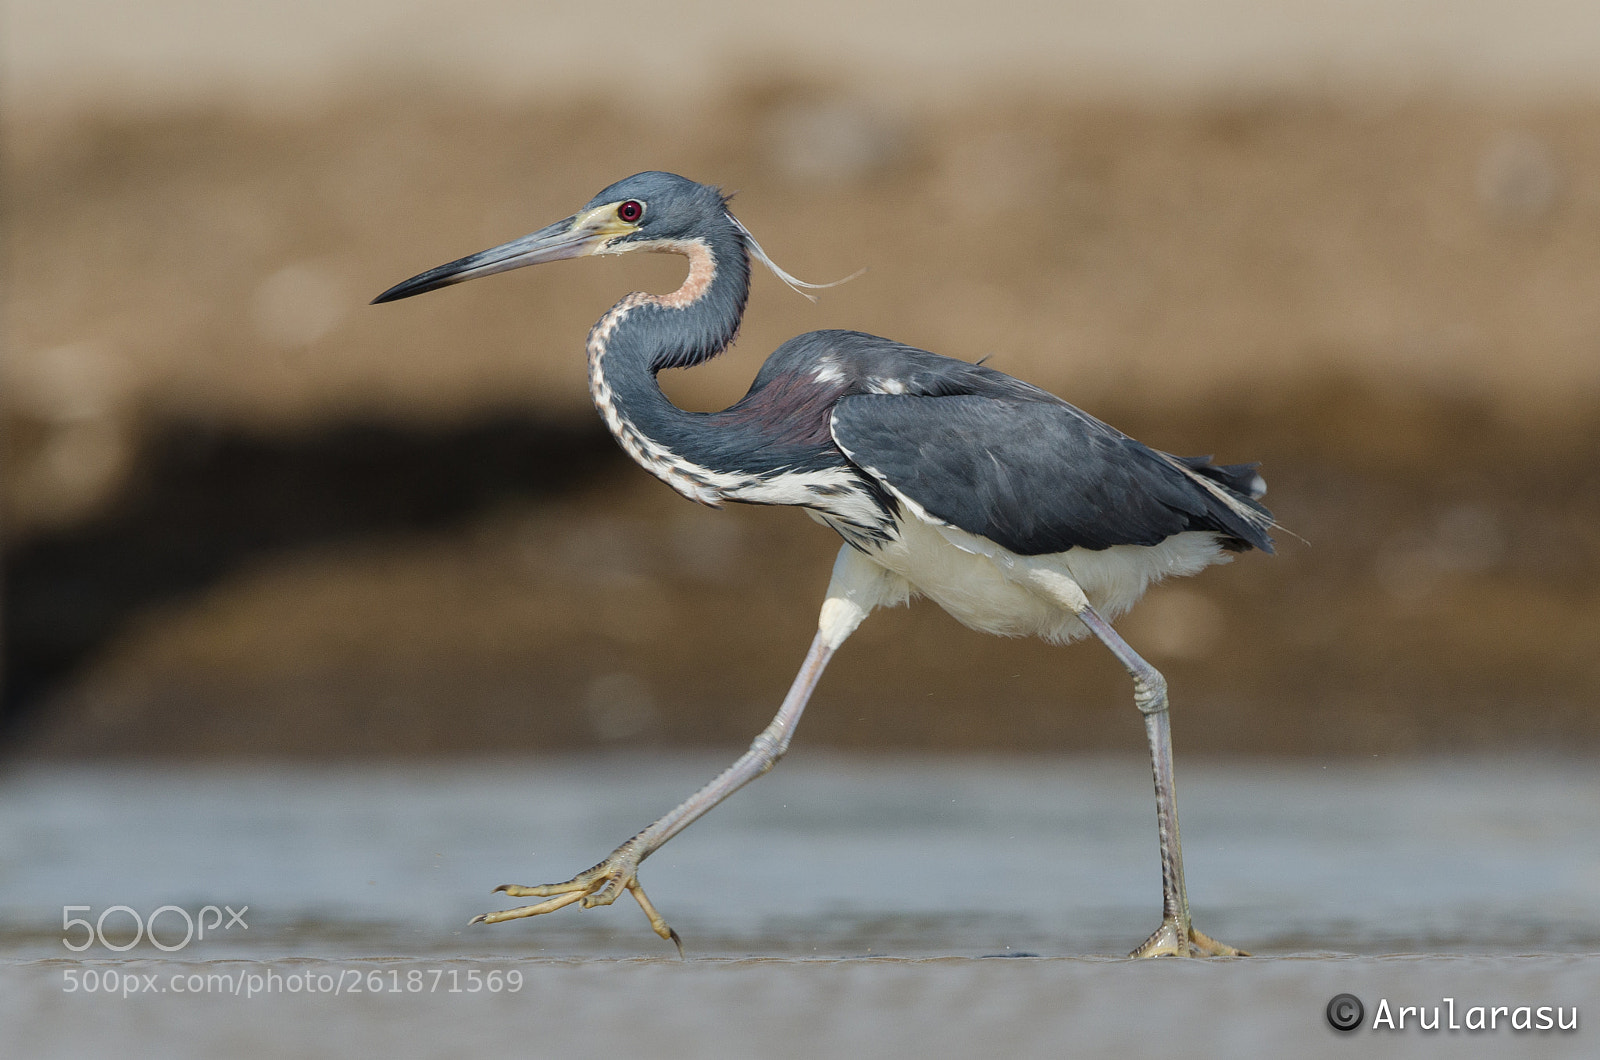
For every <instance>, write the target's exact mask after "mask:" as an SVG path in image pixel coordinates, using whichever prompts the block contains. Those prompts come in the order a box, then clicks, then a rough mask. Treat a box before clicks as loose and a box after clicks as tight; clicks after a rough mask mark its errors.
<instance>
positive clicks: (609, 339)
mask: <svg viewBox="0 0 1600 1060" xmlns="http://www.w3.org/2000/svg"><path fill="white" fill-rule="evenodd" d="M650 249H654V250H662V251H668V252H673V253H680V254H683V255H685V256H686V257H687V258H688V259H689V275H688V277H687V278H686V279H685V280H684V282H683V286H682V287H679V288H678V289H677V290H676V291H674V292H673V293H672V294H668V295H650V294H630V295H629V296H628V297H626V298H624V299H623V300H622V301H620V302H618V303H617V304H616V305H614V306H612V307H611V309H610V311H609V312H607V313H606V315H605V316H603V317H601V318H600V320H599V321H598V322H597V323H596V324H595V326H594V328H593V330H591V331H590V332H589V344H588V348H589V394H590V396H591V397H592V398H593V399H594V405H595V408H596V409H597V410H599V412H600V417H601V419H603V420H604V421H605V423H606V426H607V427H608V428H610V430H611V433H612V435H613V436H615V437H616V439H617V441H618V443H619V444H621V446H622V448H623V449H624V450H625V451H626V452H627V453H628V455H629V456H631V457H633V459H634V460H635V461H637V462H638V463H639V464H640V465H641V466H643V467H644V468H645V469H646V470H648V471H650V472H651V473H652V474H654V475H656V476H657V477H658V478H660V479H661V480H662V481H664V482H666V483H667V484H668V485H670V486H671V487H672V488H673V489H676V490H677V491H678V492H679V493H682V494H684V495H685V496H687V497H689V498H691V499H693V500H698V501H702V502H704V503H707V504H715V503H717V501H718V499H719V494H718V491H717V489H716V487H715V485H714V484H713V482H712V481H711V476H708V475H707V473H706V472H707V470H708V466H709V465H708V464H705V463H702V462H701V461H702V460H703V459H705V456H704V455H703V454H700V453H699V452H698V450H699V449H700V448H701V447H702V446H703V437H704V436H703V432H701V431H699V430H697V429H696V427H697V423H696V421H697V420H698V419H699V416H698V414H696V413H692V412H686V411H684V410H683V409H680V408H678V407H677V406H676V405H674V404H673V403H672V402H671V401H669V400H668V399H667V396H666V395H665V394H663V393H662V392H661V387H660V386H659V385H658V384H657V382H656V373H657V372H659V371H661V370H662V369H663V368H689V367H693V366H694V365H697V364H702V363H704V362H705V361H708V360H710V359H711V358H713V357H715V356H716V355H717V354H719V353H721V352H722V351H723V350H724V349H726V348H727V347H728V344H729V343H731V342H732V341H733V339H734V336H735V335H736V334H738V331H739V321H740V319H741V318H742V317H743V316H744V305H745V298H746V296H747V295H748V294H749V290H750V261H749V258H748V256H747V252H746V251H745V247H744V241H743V239H741V238H740V236H739V235H738V232H737V230H735V229H733V228H732V226H731V225H730V226H728V230H727V231H726V232H724V233H718V234H717V235H714V236H711V237H709V238H708V237H700V238H696V239H690V240H675V241H672V242H670V243H669V242H665V241H664V242H662V243H661V244H658V245H656V246H654V247H651V248H650Z"/></svg>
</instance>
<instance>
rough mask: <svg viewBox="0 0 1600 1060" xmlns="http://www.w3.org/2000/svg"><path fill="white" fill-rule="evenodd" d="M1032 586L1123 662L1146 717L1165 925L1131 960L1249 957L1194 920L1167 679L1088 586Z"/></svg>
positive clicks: (1043, 572) (1052, 579)
mask: <svg viewBox="0 0 1600 1060" xmlns="http://www.w3.org/2000/svg"><path fill="white" fill-rule="evenodd" d="M1026 584H1028V585H1029V586H1030V587H1031V588H1032V589H1034V590H1035V591H1036V592H1040V593H1043V594H1044V595H1046V596H1048V597H1050V598H1051V599H1053V600H1056V601H1057V602H1058V603H1061V604H1063V605H1064V606H1066V607H1068V608H1070V609H1071V610H1072V612H1073V614H1075V615H1077V616H1078V620H1079V621H1080V622H1082V623H1083V624H1084V625H1085V626H1087V627H1088V628H1089V632H1091V633H1093V634H1094V635H1095V637H1096V638H1098V639H1099V641H1100V642H1101V643H1102V644H1104V645H1105V646H1106V647H1107V648H1109V649H1111V653H1112V654H1113V655H1115V656H1116V657H1117V661H1118V662H1120V663H1122V665H1123V668H1124V669H1126V670H1127V671H1128V676H1130V677H1132V678H1133V702H1134V705H1135V706H1136V707H1138V708H1139V713H1140V714H1142V715H1143V716H1144V728H1145V735H1146V736H1147V737H1148V739H1149V741H1150V764H1151V768H1152V772H1153V773H1154V774H1155V786H1156V827H1157V835H1158V837H1159V839H1160V843H1161V905H1162V909H1161V926H1160V927H1159V928H1157V929H1156V930H1155V932H1154V933H1152V934H1151V936H1150V937H1149V938H1148V939H1145V941H1144V942H1143V943H1142V944H1141V945H1140V946H1139V947H1138V948H1137V949H1135V950H1134V951H1133V952H1132V953H1130V954H1129V955H1128V956H1130V957H1168V956H1173V957H1199V956H1207V957H1245V956H1249V955H1248V954H1247V953H1245V952H1244V951H1243V950H1238V949H1234V948H1233V947H1232V946H1229V945H1227V944H1225V943H1221V942H1218V941H1217V940H1216V939H1213V938H1212V937H1211V936H1209V935H1206V934H1204V933H1202V932H1201V931H1199V930H1197V929H1196V928H1195V927H1194V925H1193V923H1191V921H1190V917H1189V893H1188V889H1187V888H1186V887H1185V886H1184V882H1183V843H1182V841H1181V840H1180V838H1179V836H1178V792H1177V784H1176V782H1175V780H1174V778H1173V769H1172V724H1171V721H1170V720H1169V718H1168V716H1167V679H1166V678H1165V677H1163V676H1161V672H1160V671H1159V670H1157V669H1156V668H1155V667H1154V666H1151V665H1150V664H1149V663H1147V662H1145V661H1144V659H1143V658H1142V657H1141V656H1140V655H1139V653H1138V652H1136V651H1134V650H1133V648H1131V647H1130V646H1129V645H1128V642H1127V641H1125V640H1123V639H1122V636H1121V635H1120V634H1119V633H1117V631H1116V630H1115V629H1113V628H1112V627H1111V623H1109V622H1107V621H1106V620H1105V619H1104V618H1101V617H1100V613H1099V612H1097V611H1096V610H1095V609H1094V608H1093V607H1091V606H1089V599H1088V597H1086V596H1085V595H1084V593H1083V590H1082V588H1080V587H1079V586H1078V584H1077V583H1076V582H1075V581H1073V580H1072V579H1071V578H1068V577H1067V576H1065V575H1064V574H1062V573H1060V572H1059V571H1054V570H1050V569H1048V568H1043V569H1040V568H1035V569H1032V570H1030V571H1029V572H1028V582H1027V583H1026Z"/></svg>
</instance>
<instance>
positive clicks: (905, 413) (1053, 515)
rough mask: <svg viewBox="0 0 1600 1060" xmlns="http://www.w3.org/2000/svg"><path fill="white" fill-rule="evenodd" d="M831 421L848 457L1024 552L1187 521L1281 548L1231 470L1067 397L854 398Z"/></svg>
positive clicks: (1165, 534) (900, 490) (1123, 537)
mask: <svg viewBox="0 0 1600 1060" xmlns="http://www.w3.org/2000/svg"><path fill="white" fill-rule="evenodd" d="M831 428H832V433H833V438H834V441H835V443H836V444H837V445H838V446H839V448H840V449H841V450H843V451H844V453H845V455H846V456H847V457H849V458H850V460H851V461H852V462H853V463H855V464H856V465H857V466H858V467H860V468H861V469H862V470H863V471H865V472H866V473H867V474H869V475H870V476H872V477H873V478H875V479H877V480H878V481H880V482H881V483H883V484H884V485H885V486H887V487H889V488H890V489H891V490H892V491H893V492H895V493H897V494H899V495H900V496H902V497H904V498H906V499H909V500H911V501H913V502H915V503H916V504H917V505H918V506H920V507H921V508H922V509H923V510H924V511H926V512H927V513H928V514H929V515H931V516H933V517H934V518H936V519H939V520H941V521H943V522H945V523H948V524H950V525H952V526H956V527H959V528H960V529H962V530H965V531H967V532H968V533H972V534H977V535H979V536H980V537H985V538H988V539H989V540H991V541H994V542H995V543H997V544H999V545H1002V546H1004V547H1005V548H1007V549H1010V550H1011V551H1012V552H1015V553H1017V554H1018V555H1023V556H1037V555H1043V554H1046V553H1052V552H1064V551H1066V550H1067V549H1069V548H1088V549H1103V548H1109V547H1111V546H1113V545H1154V544H1158V543H1160V542H1161V541H1164V540H1165V539H1167V538H1169V537H1171V536H1172V535H1174V534H1178V533H1182V532H1183V531H1185V530H1210V531H1214V532H1216V533H1219V534H1221V535H1223V536H1224V537H1225V538H1226V539H1228V540H1229V542H1230V543H1231V544H1233V545H1234V547H1249V546H1254V547H1255V548H1259V549H1263V550H1265V551H1267V552H1271V551H1272V540H1271V538H1269V537H1268V536H1267V534H1266V529H1267V527H1269V526H1270V525H1271V524H1272V517H1271V516H1270V514H1268V513H1267V511H1266V509H1265V508H1263V507H1261V505H1259V504H1257V503H1256V502H1255V501H1254V499H1252V498H1250V497H1248V496H1244V495H1242V494H1241V493H1239V492H1238V490H1237V489H1236V488H1233V487H1232V486H1231V485H1230V484H1229V483H1228V482H1227V481H1226V479H1225V478H1224V477H1223V476H1222V475H1220V474H1206V473H1203V472H1201V471H1199V470H1197V469H1196V468H1195V467H1194V466H1193V464H1194V463H1195V462H1193V461H1184V460H1180V459H1178V458H1176V457H1170V456H1167V455H1166V454H1165V453H1159V452H1157V451H1155V450H1153V449H1150V448H1148V447H1146V446H1144V445H1141V444H1139V443H1138V442H1136V441H1134V440H1133V439H1132V438H1129V437H1127V436H1126V435H1123V434H1121V433H1120V432H1118V431H1115V430H1113V429H1112V428H1110V427H1108V426H1106V425H1105V424H1103V423H1101V422H1100V421H1099V420H1096V419H1094V418H1093V417H1091V416H1088V415H1087V414H1085V413H1083V412H1080V411H1079V410H1078V409H1075V408H1073V407H1072V406H1070V405H1067V404H1065V403H1064V402H1060V403H1058V402H1057V401H1054V400H1052V401H1034V400H1027V399H1026V398H1025V397H1011V396H984V395H974V394H959V395H951V396H948V397H919V396H909V395H907V396H887V395H855V396H850V397H846V398H842V399H841V400H840V401H839V402H838V403H837V404H836V405H835V406H834V410H833V416H832V420H831ZM1205 471H1207V472H1211V471H1218V472H1221V471H1226V472H1229V473H1236V472H1237V471H1238V469H1235V468H1228V469H1212V468H1209V467H1206V468H1205Z"/></svg>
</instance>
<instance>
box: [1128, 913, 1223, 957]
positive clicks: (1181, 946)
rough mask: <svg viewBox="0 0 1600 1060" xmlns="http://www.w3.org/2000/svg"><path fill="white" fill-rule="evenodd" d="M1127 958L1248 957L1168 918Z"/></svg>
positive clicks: (1191, 927) (1191, 926) (1192, 927)
mask: <svg viewBox="0 0 1600 1060" xmlns="http://www.w3.org/2000/svg"><path fill="white" fill-rule="evenodd" d="M1128 956H1129V957H1248V956H1250V955H1249V954H1248V953H1246V952H1245V951H1244V950H1236V949H1234V948H1233V947H1232V946H1228V945H1225V944H1223V943H1221V942H1218V941H1217V940H1216V939H1214V938H1212V937H1211V936H1210V935H1207V934H1204V933H1203V932H1201V931H1198V930H1196V929H1195V928H1194V926H1193V925H1190V926H1189V928H1188V930H1184V928H1183V926H1182V925H1180V924H1179V923H1178V921H1177V920H1175V919H1172V918H1170V917H1169V918H1168V919H1166V920H1163V921H1162V922H1161V926H1160V927H1158V928H1156V930H1155V934H1153V935H1151V936H1150V937H1149V938H1147V939H1145V940H1144V944H1143V945H1141V946H1140V947H1139V948H1138V949H1136V950H1134V951H1133V952H1132V953H1130V954H1128Z"/></svg>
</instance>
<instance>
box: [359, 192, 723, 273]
mask: <svg viewBox="0 0 1600 1060" xmlns="http://www.w3.org/2000/svg"><path fill="white" fill-rule="evenodd" d="M741 233H743V228H742V227H741V226H740V225H739V223H738V222H737V221H735V220H734V219H733V217H732V216H731V215H730V214H729V213H728V211H727V201H726V199H724V198H723V195H722V193H721V192H720V191H718V190H717V189H716V188H713V187H711V186H710V185H707V184H697V183H696V182H694V181H692V180H689V179H688V178H687V177H680V176H678V175H677V174H675V173H659V172H650V173H636V174H634V175H633V176H631V177H628V178H627V179H625V180H619V181H617V182H616V183H615V184H613V185H611V186H610V187H609V188H606V189H605V190H603V191H601V192H600V194H598V195H596V196H595V197H594V198H592V199H590V200H589V202H588V203H587V204H586V205H585V206H584V207H583V208H582V209H581V210H579V211H578V212H577V213H575V214H573V215H572V216H571V217H568V218H565V219H563V220H560V221H557V222H556V223H555V224H553V225H549V226H547V227H545V228H541V229H539V231H537V232H534V233H533V234H532V235H526V236H523V237H522V238H521V239H513V240H512V241H511V242H509V243H504V244H501V245H500V246H498V247H494V248H492V249H490V250H485V251H481V252H479V253H477V254H471V255H468V256H467V257H464V258H461V259H459V260H456V261H452V262H450V263H449V264H447V265H440V266H439V267H438V268H436V269H429V270H428V271H427V272H424V273H422V274H420V275H418V276H413V277H412V278H411V279H409V280H406V281H405V282H403V283H398V284H396V285H395V286H393V287H391V288H389V289H388V290H387V291H385V292H383V293H382V294H380V295H379V296H378V297H377V298H375V299H373V302H374V303H377V302H393V301H395V300H396V299H399V298H409V297H410V296H412V295H414V294H422V293H424V292H426V291H432V290H436V289H438V288H440V287H447V286H449V285H450V284H453V283H461V282H462V281H463V280H472V279H476V278H477V277H479V276H491V275H493V274H494V273H497V272H506V271H507V270H510V269H520V268H522V267H523V266H524V265H538V264H541V263H543V262H546V261H560V260H562V259H564V258H579V257H584V256H586V255H590V254H626V253H628V252H630V251H635V250H657V251H673V250H677V249H678V248H679V246H680V245H681V244H682V243H683V242H684V241H685V240H693V239H705V238H710V237H714V236H720V237H722V238H729V237H732V238H739V235H740V234H741Z"/></svg>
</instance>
